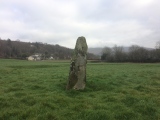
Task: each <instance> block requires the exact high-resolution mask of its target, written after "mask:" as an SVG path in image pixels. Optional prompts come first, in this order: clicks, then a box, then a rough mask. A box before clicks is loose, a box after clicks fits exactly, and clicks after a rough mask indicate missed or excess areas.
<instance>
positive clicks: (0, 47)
mask: <svg viewBox="0 0 160 120" xmlns="http://www.w3.org/2000/svg"><path fill="white" fill-rule="evenodd" d="M72 53H73V49H70V48H66V47H63V46H60V45H57V44H56V45H50V44H47V43H41V42H33V43H30V42H22V41H19V40H17V41H12V40H10V39H7V40H2V39H0V58H14V59H26V58H27V57H29V56H31V55H34V54H41V55H42V58H43V59H48V58H49V57H53V58H54V59H70V58H71V56H72ZM95 57H96V56H95V55H93V54H91V53H88V58H89V59H95Z"/></svg>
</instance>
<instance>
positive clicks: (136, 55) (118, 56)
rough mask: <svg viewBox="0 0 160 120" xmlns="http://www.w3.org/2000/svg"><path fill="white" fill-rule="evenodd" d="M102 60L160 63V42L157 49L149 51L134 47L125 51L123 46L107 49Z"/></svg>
mask: <svg viewBox="0 0 160 120" xmlns="http://www.w3.org/2000/svg"><path fill="white" fill-rule="evenodd" d="M101 60H103V61H106V62H142V63H143V62H160V42H157V44H156V48H155V49H147V48H144V47H141V46H138V45H132V46H130V47H128V48H127V49H125V47H123V46H117V45H115V46H114V47H112V48H110V47H105V48H104V49H103V50H102V55H101Z"/></svg>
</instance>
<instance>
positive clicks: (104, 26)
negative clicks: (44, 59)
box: [0, 0, 160, 48]
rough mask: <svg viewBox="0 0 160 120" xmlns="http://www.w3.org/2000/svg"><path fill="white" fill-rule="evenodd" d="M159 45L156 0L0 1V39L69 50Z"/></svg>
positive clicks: (159, 12)
mask: <svg viewBox="0 0 160 120" xmlns="http://www.w3.org/2000/svg"><path fill="white" fill-rule="evenodd" d="M80 36H84V37H85V38H86V41H87V44H88V47H90V48H91V47H105V46H107V47H113V46H114V45H117V46H131V45H139V46H142V47H149V48H155V46H156V42H158V41H160V0H0V38H1V39H8V38H9V39H11V40H20V41H24V42H42V43H47V44H54V45H55V44H59V45H61V46H65V47H68V48H74V47H75V43H76V40H77V38H78V37H80Z"/></svg>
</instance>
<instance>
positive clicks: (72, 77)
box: [66, 37, 88, 90]
mask: <svg viewBox="0 0 160 120" xmlns="http://www.w3.org/2000/svg"><path fill="white" fill-rule="evenodd" d="M87 50H88V46H87V43H86V39H85V37H78V39H77V42H76V46H75V49H74V53H73V56H72V59H71V64H70V71H69V78H68V84H67V87H66V89H75V90H83V89H84V88H85V85H86V64H87Z"/></svg>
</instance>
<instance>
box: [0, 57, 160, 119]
mask: <svg viewBox="0 0 160 120" xmlns="http://www.w3.org/2000/svg"><path fill="white" fill-rule="evenodd" d="M68 74H69V61H68V62H67V61H39V62H33V61H32V62H31V61H22V60H6V59H0V120H25V119H27V120H160V64H133V63H123V64H122V63H121V64H120V63H119V64H118V63H90V62H88V64H87V85H86V88H85V90H83V91H74V90H70V91H66V90H65V86H66V83H67V79H68Z"/></svg>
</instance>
